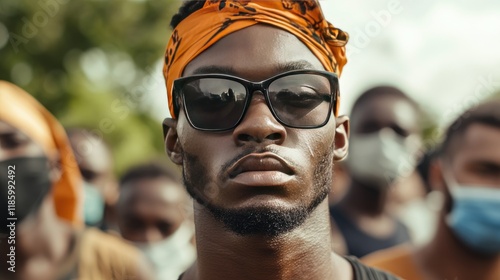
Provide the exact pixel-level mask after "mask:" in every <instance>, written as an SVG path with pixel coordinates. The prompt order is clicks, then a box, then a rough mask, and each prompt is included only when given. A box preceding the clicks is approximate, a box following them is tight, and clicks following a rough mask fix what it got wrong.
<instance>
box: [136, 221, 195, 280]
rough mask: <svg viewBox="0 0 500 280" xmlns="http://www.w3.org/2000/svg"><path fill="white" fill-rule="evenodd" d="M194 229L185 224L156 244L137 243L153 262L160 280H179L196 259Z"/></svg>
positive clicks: (157, 277)
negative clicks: (193, 240) (192, 240)
mask: <svg viewBox="0 0 500 280" xmlns="http://www.w3.org/2000/svg"><path fill="white" fill-rule="evenodd" d="M193 234H194V231H193V227H192V226H190V225H189V224H188V223H186V222H185V223H183V224H182V225H181V226H180V227H179V228H178V229H177V230H176V231H175V232H174V233H173V234H172V235H171V236H169V237H167V238H166V239H163V240H161V241H158V242H155V243H149V244H144V243H135V245H136V246H137V247H138V248H139V250H141V251H142V252H143V253H144V255H145V256H146V258H147V259H148V260H149V261H150V262H151V264H152V265H153V268H154V270H155V275H156V279H158V280H170V279H173V280H177V279H178V277H179V275H180V274H182V273H183V272H184V271H185V270H186V269H187V268H189V266H190V265H191V264H192V263H193V262H194V260H195V259H196V249H195V247H194V246H193V244H191V239H192V237H193Z"/></svg>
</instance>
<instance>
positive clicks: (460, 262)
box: [417, 213, 500, 280]
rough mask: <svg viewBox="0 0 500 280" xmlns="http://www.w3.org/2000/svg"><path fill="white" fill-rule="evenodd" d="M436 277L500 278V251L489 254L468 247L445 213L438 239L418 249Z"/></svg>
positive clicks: (422, 259)
mask: <svg viewBox="0 0 500 280" xmlns="http://www.w3.org/2000/svg"><path fill="white" fill-rule="evenodd" d="M417 260H418V262H420V263H421V267H422V268H423V270H424V271H425V272H426V273H427V274H429V276H432V279H458V278H457V276H459V277H460V279H484V280H494V279H500V254H496V255H494V256H485V255H482V254H479V253H477V252H474V251H472V250H471V249H469V248H467V247H466V246H465V245H464V244H463V243H462V242H461V241H460V240H458V239H457V237H456V236H455V235H454V234H453V232H452V231H451V229H450V228H449V227H448V225H447V224H446V221H445V214H444V213H442V215H441V217H440V219H439V224H438V229H437V232H436V235H435V237H434V239H433V240H432V241H431V242H430V243H429V244H428V245H427V246H425V247H423V248H422V249H421V250H420V251H419V252H418V253H417Z"/></svg>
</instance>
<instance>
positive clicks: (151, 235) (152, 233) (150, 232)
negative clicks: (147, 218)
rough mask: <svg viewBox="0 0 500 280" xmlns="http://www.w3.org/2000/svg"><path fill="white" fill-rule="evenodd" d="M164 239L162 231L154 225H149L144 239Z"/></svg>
mask: <svg viewBox="0 0 500 280" xmlns="http://www.w3.org/2000/svg"><path fill="white" fill-rule="evenodd" d="M162 239H163V236H162V234H161V232H160V231H159V230H158V229H157V228H156V227H154V226H150V227H148V228H147V229H146V230H145V232H144V241H146V242H147V243H152V242H157V241H160V240H162Z"/></svg>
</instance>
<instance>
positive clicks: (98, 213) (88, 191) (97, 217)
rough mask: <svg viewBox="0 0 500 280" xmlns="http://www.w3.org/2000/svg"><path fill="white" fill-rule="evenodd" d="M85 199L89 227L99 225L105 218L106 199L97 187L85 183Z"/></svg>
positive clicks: (86, 218)
mask: <svg viewBox="0 0 500 280" xmlns="http://www.w3.org/2000/svg"><path fill="white" fill-rule="evenodd" d="M83 190H84V192H85V199H84V202H83V213H84V217H85V224H86V225H87V226H96V225H98V224H99V223H100V222H101V221H102V218H103V216H104V198H103V197H102V195H101V192H100V191H99V189H97V187H96V186H94V185H92V184H90V183H87V182H83Z"/></svg>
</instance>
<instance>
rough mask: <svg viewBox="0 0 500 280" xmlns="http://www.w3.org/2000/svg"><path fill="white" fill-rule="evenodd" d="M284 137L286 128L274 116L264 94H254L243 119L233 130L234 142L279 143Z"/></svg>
mask: <svg viewBox="0 0 500 280" xmlns="http://www.w3.org/2000/svg"><path fill="white" fill-rule="evenodd" d="M285 138H286V129H285V127H284V126H283V125H282V124H280V123H279V122H278V121H277V120H276V119H275V118H274V116H273V114H272V113H271V110H270V108H269V107H268V106H267V103H266V100H265V98H264V96H262V95H261V94H254V96H253V98H252V101H251V103H250V105H249V108H248V110H247V112H246V114H245V116H244V118H243V120H242V121H241V123H240V124H239V125H238V126H237V127H236V128H235V129H234V131H233V139H234V141H235V143H236V144H237V145H238V146H242V145H245V144H247V143H249V142H256V143H262V142H265V141H268V142H270V143H273V144H278V145H280V144H282V143H283V141H284V140H285Z"/></svg>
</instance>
